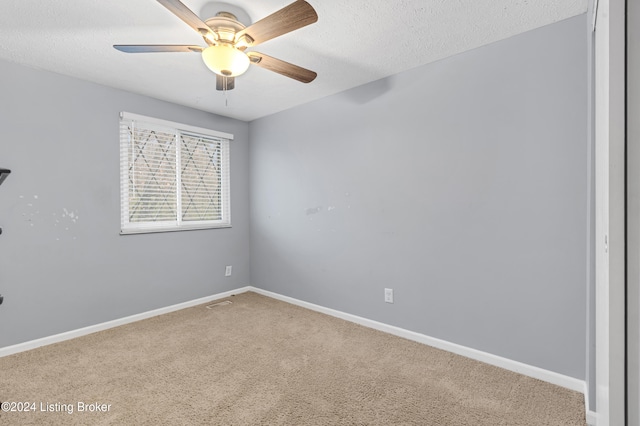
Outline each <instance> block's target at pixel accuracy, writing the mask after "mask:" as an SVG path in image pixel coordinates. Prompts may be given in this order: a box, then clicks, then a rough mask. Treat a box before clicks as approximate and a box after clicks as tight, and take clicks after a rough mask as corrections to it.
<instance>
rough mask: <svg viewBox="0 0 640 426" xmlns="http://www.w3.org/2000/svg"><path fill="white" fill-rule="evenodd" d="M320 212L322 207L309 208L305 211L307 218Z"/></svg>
mask: <svg viewBox="0 0 640 426" xmlns="http://www.w3.org/2000/svg"><path fill="white" fill-rule="evenodd" d="M321 211H322V206H318V207H310V208H308V209H307V210H306V212H307V216H309V215H312V214H318V213H320V212H321Z"/></svg>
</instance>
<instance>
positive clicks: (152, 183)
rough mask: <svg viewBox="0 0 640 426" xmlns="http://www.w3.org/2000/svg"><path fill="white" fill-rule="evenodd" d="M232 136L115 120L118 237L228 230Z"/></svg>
mask: <svg viewBox="0 0 640 426" xmlns="http://www.w3.org/2000/svg"><path fill="white" fill-rule="evenodd" d="M230 139H233V135H230V134H227V133H222V132H215V131H212V130H208V129H202V128H197V127H193V126H187V125H183V124H179V123H173V122H169V121H164V120H158V119H154V118H150V117H144V116H139V115H136V114H131V113H121V116H120V195H121V233H122V234H131V233H142V232H160V231H177V230H183V229H204V228H219V227H229V226H231V217H230V206H229V195H230V194H229V189H230V185H229V140H230Z"/></svg>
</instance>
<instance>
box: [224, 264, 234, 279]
mask: <svg viewBox="0 0 640 426" xmlns="http://www.w3.org/2000/svg"><path fill="white" fill-rule="evenodd" d="M232 268H233V266H231V265H227V267H226V268H224V276H225V277H230V276H231V269H232Z"/></svg>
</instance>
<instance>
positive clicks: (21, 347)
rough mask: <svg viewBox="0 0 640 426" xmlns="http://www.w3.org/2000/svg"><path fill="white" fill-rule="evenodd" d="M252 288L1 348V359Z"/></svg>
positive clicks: (249, 288)
mask: <svg viewBox="0 0 640 426" xmlns="http://www.w3.org/2000/svg"><path fill="white" fill-rule="evenodd" d="M251 289H252V288H251V287H242V288H239V289H237V290H231V291H225V292H224V293H218V294H215V295H213V296H207V297H202V298H200V299H195V300H190V301H188V302H184V303H178V304H177V305H172V306H167V307H165V308H160V309H154V310H153V311H147V312H143V313H141V314H136V315H131V316H128V317H124V318H119V319H116V320H113V321H107V322H103V323H101V324H96V325H90V326H88V327H84V328H79V329H77V330H71V331H67V332H64V333H60V334H54V335H53V336H47V337H43V338H41V339H36V340H31V341H29V342H24V343H19V344H17V345H13V346H6V347H4V348H0V358H1V357H4V356H8V355H13V354H16V353H19V352H24V351H28V350H31V349H35V348H39V347H40V346H46V345H51V344H53V343H58V342H64V341H65V340H70V339H75V338H76V337H81V336H86V335H87V334H91V333H96V332H98V331H103V330H107V329H110V328H113V327H118V326H120V325H125V324H129V323H132V322H136V321H140V320H143V319H147V318H151V317H155V316H158V315H162V314H168V313H169V312H174V311H179V310H180V309H186V308H191V307H192V306H197V305H201V304H203V303H208V302H211V301H213V300H217V299H222V298H224V297H229V296H232V295H234V294H240V293H244V292H247V291H249V290H251Z"/></svg>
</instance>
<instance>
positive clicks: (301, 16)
mask: <svg viewBox="0 0 640 426" xmlns="http://www.w3.org/2000/svg"><path fill="white" fill-rule="evenodd" d="M157 1H158V3H160V4H161V5H163V6H164V7H166V8H167V9H169V11H170V12H171V13H173V14H174V15H176V16H177V17H178V18H180V19H182V20H183V21H184V22H186V23H187V25H189V26H190V27H191V28H193V29H194V30H196V31H197V32H198V33H199V34H200V35H201V36H202V38H203V39H204V41H205V43H206V44H207V47H201V46H189V45H172V44H161V45H152V44H147V45H122V44H117V45H114V46H113V47H114V48H116V49H117V50H119V51H121V52H125V53H152V52H197V53H201V54H202V59H203V61H204V63H205V65H207V67H208V68H209V69H210V70H211V71H213V72H214V73H215V74H216V89H217V90H231V89H233V88H234V87H235V77H237V76H239V75H241V74H243V73H244V72H245V71H246V70H247V69H248V68H249V65H250V64H254V65H257V66H259V67H261V68H264V69H267V70H270V71H273V72H276V73H278V74H281V75H284V76H286V77H289V78H293V79H294V80H298V81H301V82H303V83H310V82H312V81H313V80H314V79H315V78H316V76H317V74H316V73H315V72H313V71H311V70H308V69H305V68H302V67H299V66H297V65H294V64H290V63H288V62H285V61H282V60H280V59H276V58H273V57H271V56H268V55H265V54H263V53H258V52H253V51H246V50H247V49H249V48H251V47H254V46H257V45H259V44H261V43H264V42H265V41H268V40H271V39H273V38H276V37H279V36H281V35H283V34H287V33H289V32H291V31H295V30H297V29H300V28H302V27H305V26H307V25H309V24H313V23H314V22H316V21H317V20H318V15H317V14H316V11H315V10H314V9H313V7H312V6H311V5H310V4H309V3H307V2H306V1H304V0H297V1H295V2H293V3H291V4H290V5H288V6H286V7H284V8H282V9H280V10H278V11H277V12H275V13H273V14H271V15H269V16H267V17H266V18H263V19H261V20H259V21H258V22H255V23H253V24H252V25H250V26H248V27H246V26H245V25H244V24H242V23H241V22H239V21H238V19H237V18H236V16H235V15H234V14H232V13H229V12H218V13H217V15H216V16H214V17H213V18H209V19H206V20H205V21H202V19H200V18H199V17H198V16H197V15H196V14H195V13H193V12H192V11H191V10H190V9H189V8H188V7H187V6H185V5H184V4H183V3H182V2H181V1H180V0H157Z"/></svg>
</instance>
